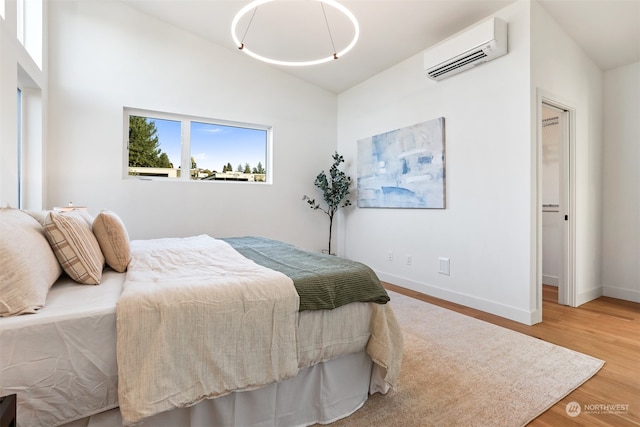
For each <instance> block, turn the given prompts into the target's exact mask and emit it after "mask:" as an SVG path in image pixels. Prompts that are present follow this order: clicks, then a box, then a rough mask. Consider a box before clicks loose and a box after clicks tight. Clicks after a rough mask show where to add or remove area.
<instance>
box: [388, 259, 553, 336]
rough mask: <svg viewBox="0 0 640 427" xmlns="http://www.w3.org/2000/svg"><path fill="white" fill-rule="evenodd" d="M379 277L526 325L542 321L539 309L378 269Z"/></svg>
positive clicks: (394, 283)
mask: <svg viewBox="0 0 640 427" xmlns="http://www.w3.org/2000/svg"><path fill="white" fill-rule="evenodd" d="M376 274H377V275H378V278H380V280H382V281H383V282H388V283H391V284H393V285H397V286H400V287H403V288H407V289H410V290H412V291H416V292H420V293H423V294H425V295H429V296H432V297H435V298H440V299H443V300H446V301H449V302H453V303H456V304H460V305H464V306H465V307H470V308H474V309H476V310H481V311H484V312H486V313H491V314H495V315H496V316H500V317H504V318H506V319H510V320H514V321H516V322H519V323H524V324H525V325H533V324H536V323H539V322H541V320H542V319H540V317H541V316H540V313H539V312H537V310H534V311H526V310H521V309H519V308H516V307H512V306H509V305H505V304H501V303H498V302H495V301H491V300H488V299H484V298H480V297H477V296H473V295H468V294H463V293H459V292H453V291H450V290H448V289H443V288H439V287H437V286H433V285H429V284H426V283H420V282H416V281H415V280H411V279H407V278H405V277H399V276H394V275H391V274H387V273H382V272H379V271H376Z"/></svg>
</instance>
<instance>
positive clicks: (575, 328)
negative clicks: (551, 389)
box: [384, 283, 640, 427]
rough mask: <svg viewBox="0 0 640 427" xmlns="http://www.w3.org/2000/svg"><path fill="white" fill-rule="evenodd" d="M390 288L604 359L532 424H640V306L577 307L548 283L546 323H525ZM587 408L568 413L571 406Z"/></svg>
mask: <svg viewBox="0 0 640 427" xmlns="http://www.w3.org/2000/svg"><path fill="white" fill-rule="evenodd" d="M384 286H385V287H386V288H387V289H390V290H392V291H394V292H398V293H401V294H404V295H407V296H410V297H413V298H417V299H420V300H422V301H426V302H428V303H431V304H434V305H438V306H441V307H444V308H448V309H450V310H453V311H456V312H459V313H462V314H466V315H468V316H471V317H475V318H477V319H481V320H484V321H487V322H490V323H493V324H496V325H499V326H503V327H505V328H508V329H512V330H514V331H518V332H521V333H523V334H526V335H530V336H533V337H536V338H540V339H543V340H545V341H548V342H550V343H553V344H557V345H560V346H563V347H566V348H570V349H572V350H575V351H579V352H581V353H585V354H589V355H591V356H593V357H597V358H598V359H602V360H604V361H605V362H606V363H605V365H604V367H603V368H602V369H601V370H600V371H599V372H598V373H597V374H596V375H595V376H594V377H593V378H591V379H590V380H588V381H587V382H586V383H585V384H583V385H582V386H581V387H579V388H578V389H576V390H575V391H573V392H572V393H571V394H569V395H568V396H567V397H565V398H564V399H562V400H561V401H560V402H558V403H557V404H556V405H554V406H553V407H551V408H550V409H549V410H547V411H546V412H545V413H543V414H542V415H540V416H539V417H538V418H536V419H535V420H533V421H532V422H531V423H530V424H529V425H530V426H536V427H537V426H554V427H555V426H616V427H618V426H620V427H622V426H640V304H638V303H633V302H629V301H623V300H619V299H614V298H607V297H600V298H598V299H596V300H594V301H591V302H588V303H586V304H583V305H581V306H580V307H577V308H572V307H567V306H562V305H559V304H557V301H558V291H557V288H555V287H552V286H543V311H542V318H543V320H542V323H539V324H537V325H533V326H527V325H523V324H521V323H517V322H514V321H511V320H508V319H504V318H502V317H498V316H495V315H492V314H488V313H485V312H482V311H478V310H474V309H472V308H468V307H464V306H461V305H458V304H454V303H451V302H448V301H443V300H440V299H437V298H433V297H430V296H427V295H423V294H420V293H418V292H415V291H412V290H408V289H405V288H401V287H398V286H395V285H392V284H389V283H384ZM572 402H576V403H578V404H580V409H581V412H580V414H579V415H577V416H575V417H570V416H569V415H567V411H566V409H567V404H569V403H572Z"/></svg>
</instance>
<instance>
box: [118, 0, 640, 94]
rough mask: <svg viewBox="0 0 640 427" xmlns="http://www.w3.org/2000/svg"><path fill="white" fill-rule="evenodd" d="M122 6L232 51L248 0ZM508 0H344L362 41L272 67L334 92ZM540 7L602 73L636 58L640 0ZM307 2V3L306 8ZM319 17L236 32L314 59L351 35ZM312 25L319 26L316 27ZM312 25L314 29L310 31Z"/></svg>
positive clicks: (329, 11) (288, 18) (277, 50)
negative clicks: (333, 54)
mask: <svg viewBox="0 0 640 427" xmlns="http://www.w3.org/2000/svg"><path fill="white" fill-rule="evenodd" d="M122 1H123V2H124V3H127V4H129V5H130V6H131V7H133V8H135V9H138V10H140V11H142V12H144V13H146V14H148V15H151V16H154V17H156V18H158V19H160V20H162V21H165V22H167V23H169V24H172V25H175V26H177V27H180V28H182V29H184V30H187V31H190V32H193V33H195V34H197V35H199V36H201V37H203V38H205V39H207V40H210V41H212V42H214V43H216V44H218V45H220V46H223V47H228V48H229V49H232V50H234V51H238V48H237V46H236V45H235V44H234V42H233V39H232V37H231V22H232V20H233V18H234V16H235V15H236V13H237V12H238V11H239V10H240V9H241V8H242V7H243V6H245V5H247V4H248V3H250V1H249V0H246V1H243V0H154V1H149V0H122ZM513 2H514V0H342V1H341V2H340V3H341V4H343V5H344V6H345V7H347V8H348V9H349V10H350V11H351V12H352V13H353V14H354V15H355V16H356V17H357V19H358V22H359V25H360V38H359V41H358V44H357V45H356V47H355V48H354V49H353V50H352V51H351V52H349V53H348V54H346V55H345V56H343V57H341V58H340V59H339V60H338V61H331V62H329V63H326V64H321V65H315V66H311V67H284V66H278V67H279V68H281V69H282V70H283V71H285V72H287V73H290V74H292V75H295V76H297V77H299V78H301V79H303V80H306V81H308V82H310V83H313V84H315V85H317V86H320V87H322V88H325V89H327V90H329V91H331V92H334V93H340V92H342V91H344V90H346V89H349V88H350V87H352V86H354V85H356V84H358V83H360V82H362V81H364V80H366V79H367V78H369V77H371V76H373V75H375V74H377V73H379V72H381V71H383V70H385V69H387V68H389V67H391V66H393V65H395V64H397V63H399V62H401V61H402V60H404V59H407V58H409V57H411V56H413V55H415V54H417V53H419V52H421V51H423V50H425V49H427V48H429V47H430V46H432V45H434V44H436V43H438V42H439V41H441V40H443V39H445V38H447V37H449V36H451V35H452V34H455V33H457V32H458V31H461V30H463V29H464V28H466V27H468V26H469V25H472V24H473V23H475V22H477V21H479V20H481V19H483V18H485V17H487V16H488V15H490V14H492V13H494V12H496V11H498V10H500V9H502V8H504V7H506V6H508V5H509V4H511V3H513ZM539 2H540V4H541V5H542V7H543V8H544V9H545V10H547V12H548V13H549V14H550V15H551V16H553V17H554V19H555V20H556V21H557V22H558V23H559V24H560V25H561V26H562V27H563V28H564V29H565V31H566V32H567V33H568V34H569V35H570V36H571V37H572V38H573V39H574V40H575V41H576V42H577V43H578V44H579V45H580V46H581V47H582V49H583V50H584V51H585V52H586V54H587V55H588V56H589V57H591V58H592V60H593V61H594V62H595V63H596V64H597V65H598V66H599V67H600V68H601V69H603V70H608V69H612V68H617V67H619V66H622V65H626V64H630V63H633V62H636V61H640V0H539ZM296 3H298V4H296ZM300 3H305V4H306V5H303V4H300ZM310 3H311V4H313V5H309V4H310ZM324 14H326V17H327V18H326V20H325V18H324V15H323V12H322V10H321V9H318V2H314V1H306V2H300V1H298V2H295V3H294V2H292V1H278V2H273V3H269V4H266V5H263V6H260V15H258V14H257V13H256V15H255V16H254V20H253V21H251V13H248V14H247V15H246V16H245V18H244V21H241V24H242V26H241V25H239V26H238V28H239V30H238V31H237V34H239V36H238V37H239V38H241V37H242V36H244V31H245V30H246V29H247V28H248V29H249V30H248V31H247V34H246V37H247V39H246V40H247V46H248V45H249V40H250V37H251V36H254V38H253V39H251V42H252V43H254V44H252V46H258V45H260V46H262V47H261V48H260V49H263V50H260V52H261V53H263V52H268V53H269V55H271V56H275V57H277V58H279V59H280V58H286V59H288V58H287V55H290V54H291V52H295V51H296V49H297V46H299V45H304V46H307V45H309V46H314V47H310V48H309V49H308V50H309V52H308V54H309V55H311V56H314V57H323V56H326V53H322V54H316V53H315V52H314V51H313V49H316V47H315V46H316V45H315V44H314V43H315V42H317V40H318V38H324V42H323V43H325V44H328V43H331V42H333V44H334V46H335V48H336V50H338V51H339V50H340V49H341V46H342V47H345V46H346V44H348V41H349V40H350V37H351V35H352V33H353V28H352V26H350V25H349V23H348V20H346V19H345V18H344V16H343V15H342V14H340V13H337V11H336V10H335V9H334V8H331V7H325V11H324ZM314 19H320V20H321V22H320V23H318V22H315V21H313V20H314ZM250 21H251V23H249V22H250ZM267 22H268V24H267ZM327 24H329V25H328V26H329V29H330V31H328V32H323V31H322V30H325V31H326V29H327ZM343 24H344V25H343ZM317 25H320V27H322V25H324V28H320V27H316V26H317ZM331 26H333V28H332V27H331ZM274 28H275V29H279V31H280V33H279V35H278V34H276V33H274V32H272V31H271V30H272V29H274ZM316 28H320V29H319V30H317V31H316ZM340 28H346V30H344V31H343V30H341V29H340ZM287 31H290V32H295V34H296V36H295V37H289V38H288V39H287V36H286V35H285V36H282V34H287ZM269 34H272V35H269ZM318 34H321V36H319V35H318ZM328 34H330V37H329V36H328ZM269 37H280V38H278V39H275V38H274V39H270V38H269ZM283 37H284V38H283ZM345 40H346V41H345ZM256 43H257V44H256ZM318 49H320V48H319V47H318ZM254 50H255V48H254ZM281 50H286V52H282V51H281ZM238 54H241V53H240V52H239V53H238ZM318 55H320V56H318ZM294 59H295V60H298V59H299V58H298V57H296V58H294ZM304 59H309V58H304Z"/></svg>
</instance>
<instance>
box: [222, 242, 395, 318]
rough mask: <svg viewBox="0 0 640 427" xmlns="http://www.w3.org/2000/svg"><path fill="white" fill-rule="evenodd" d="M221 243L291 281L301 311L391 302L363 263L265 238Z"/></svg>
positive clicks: (374, 275) (374, 276) (372, 273)
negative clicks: (228, 245)
mask: <svg viewBox="0 0 640 427" xmlns="http://www.w3.org/2000/svg"><path fill="white" fill-rule="evenodd" d="M221 240H224V241H225V242H227V243H229V244H230V245H231V246H232V247H233V248H234V249H235V250H237V251H238V252H240V253H241V254H242V255H244V256H245V257H246V258H249V259H250V260H253V261H254V262H255V263H257V264H259V265H262V266H264V267H268V268H270V269H272V270H276V271H279V272H281V273H283V274H285V275H287V276H288V277H290V278H291V279H292V280H293V284H294V286H295V287H296V290H297V291H298V295H299V296H300V311H304V310H331V309H334V308H337V307H340V306H342V305H346V304H349V303H351V302H374V303H378V304H386V303H387V302H388V301H389V295H388V294H387V291H386V290H385V289H384V288H383V287H382V285H381V284H380V280H379V279H378V276H376V274H375V273H374V272H373V270H371V268H369V267H367V266H366V265H364V264H362V263H359V262H355V261H350V260H348V259H344V258H340V257H337V256H333V255H324V254H319V253H315V252H309V251H305V250H302V249H300V248H297V247H295V246H293V245H290V244H287V243H283V242H279V241H277V240H271V239H267V238H264V237H232V238H224V239H221Z"/></svg>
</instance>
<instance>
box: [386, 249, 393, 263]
mask: <svg viewBox="0 0 640 427" xmlns="http://www.w3.org/2000/svg"><path fill="white" fill-rule="evenodd" d="M387 261H393V252H392V251H389V252H388V253H387Z"/></svg>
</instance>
